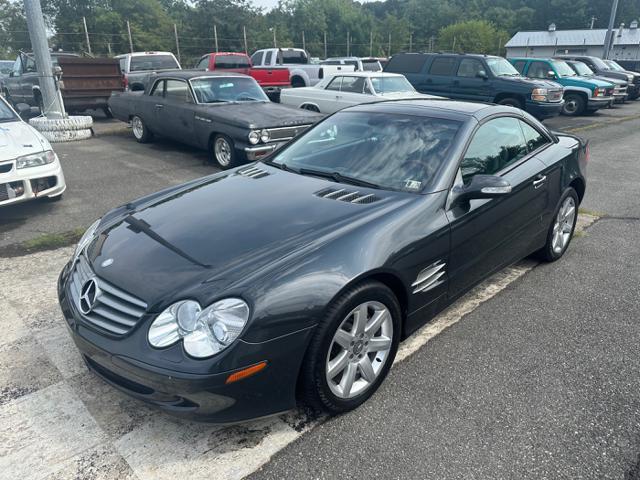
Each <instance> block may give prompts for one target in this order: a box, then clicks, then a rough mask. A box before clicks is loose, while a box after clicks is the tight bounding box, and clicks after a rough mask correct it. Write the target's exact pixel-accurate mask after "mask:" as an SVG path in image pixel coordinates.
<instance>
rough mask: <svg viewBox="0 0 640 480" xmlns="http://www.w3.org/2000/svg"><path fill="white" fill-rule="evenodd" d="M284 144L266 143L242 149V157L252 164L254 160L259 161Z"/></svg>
mask: <svg viewBox="0 0 640 480" xmlns="http://www.w3.org/2000/svg"><path fill="white" fill-rule="evenodd" d="M284 144H285V142H277V143H268V144H266V145H265V144H262V145H260V144H258V145H253V146H249V147H245V148H244V155H245V157H246V158H247V160H248V161H250V162H253V161H255V160H260V159H262V158H264V157H266V156H268V155H270V154H271V153H273V152H275V151H276V150H277V149H278V148H280V147H281V146H282V145H284Z"/></svg>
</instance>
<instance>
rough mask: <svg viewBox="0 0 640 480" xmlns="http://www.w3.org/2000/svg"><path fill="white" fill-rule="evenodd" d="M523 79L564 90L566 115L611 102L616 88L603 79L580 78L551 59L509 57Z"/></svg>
mask: <svg viewBox="0 0 640 480" xmlns="http://www.w3.org/2000/svg"><path fill="white" fill-rule="evenodd" d="M509 61H510V62H511V63H512V64H513V66H514V67H516V69H517V70H518V71H519V72H520V73H521V74H522V75H524V76H525V77H529V78H540V79H546V80H553V81H554V82H557V83H559V84H560V85H562V86H563V87H564V106H563V108H562V113H564V114H565V115H582V114H584V113H585V112H595V111H596V110H598V109H600V108H603V107H607V106H609V105H611V104H612V103H613V100H614V97H613V91H614V88H615V86H614V85H613V84H612V83H610V82H606V81H604V80H596V79H594V78H586V77H580V76H578V75H577V74H576V72H575V71H574V70H573V69H572V68H571V67H570V66H569V65H568V64H567V63H566V62H564V61H562V60H556V59H550V58H510V59H509Z"/></svg>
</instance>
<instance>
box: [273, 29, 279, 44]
mask: <svg viewBox="0 0 640 480" xmlns="http://www.w3.org/2000/svg"><path fill="white" fill-rule="evenodd" d="M273 48H278V42H277V41H276V27H273Z"/></svg>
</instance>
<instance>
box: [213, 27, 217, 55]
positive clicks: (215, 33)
mask: <svg viewBox="0 0 640 480" xmlns="http://www.w3.org/2000/svg"><path fill="white" fill-rule="evenodd" d="M213 40H214V42H215V47H216V53H218V27H216V25H215V24H214V25H213Z"/></svg>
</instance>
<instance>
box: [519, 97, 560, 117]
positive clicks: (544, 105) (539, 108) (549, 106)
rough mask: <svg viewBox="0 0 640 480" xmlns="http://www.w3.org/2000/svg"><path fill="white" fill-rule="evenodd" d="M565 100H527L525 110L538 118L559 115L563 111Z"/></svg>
mask: <svg viewBox="0 0 640 480" xmlns="http://www.w3.org/2000/svg"><path fill="white" fill-rule="evenodd" d="M563 106H564V100H561V101H559V102H535V101H533V100H527V102H526V105H525V110H526V111H527V112H528V113H530V114H531V115H533V116H534V117H536V118H538V119H545V118H551V117H557V116H558V115H560V112H561V111H562V107H563Z"/></svg>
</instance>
